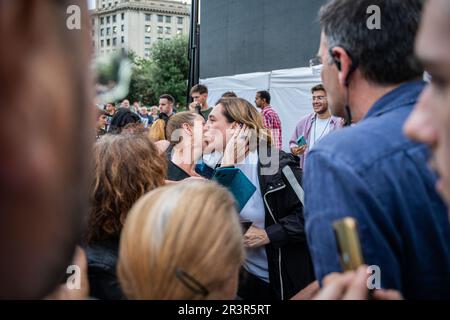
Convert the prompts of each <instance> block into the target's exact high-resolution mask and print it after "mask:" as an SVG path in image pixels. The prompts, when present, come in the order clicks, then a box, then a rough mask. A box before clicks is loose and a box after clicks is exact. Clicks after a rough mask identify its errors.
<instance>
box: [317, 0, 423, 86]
mask: <svg viewBox="0 0 450 320" xmlns="http://www.w3.org/2000/svg"><path fill="white" fill-rule="evenodd" d="M422 2H423V1H422V0H359V1H354V0H332V1H330V2H329V3H328V4H327V5H325V6H323V7H322V8H321V9H320V13H319V19H320V24H321V27H322V31H323V32H324V34H325V36H326V39H327V41H328V46H329V48H330V49H331V48H332V47H334V46H339V47H342V48H344V49H345V50H346V51H347V53H348V54H349V55H350V56H351V58H352V60H353V63H355V65H357V66H358V67H360V70H361V72H362V74H363V76H364V78H365V79H366V80H368V81H371V82H373V83H376V84H381V85H387V84H399V83H402V82H405V81H409V80H412V79H414V78H417V77H419V76H421V75H422V73H423V69H422V68H421V66H420V64H419V62H418V60H417V59H416V58H415V56H414V40H415V36H416V33H417V30H418V27H419V23H420V16H421V11H422ZM372 5H376V6H378V7H379V8H380V9H381V10H380V11H381V12H380V19H381V23H382V25H381V29H369V28H368V27H367V20H368V18H369V17H370V15H369V14H368V13H367V9H368V8H369V7H370V6H372ZM324 63H327V62H325V61H324ZM328 63H330V62H328Z"/></svg>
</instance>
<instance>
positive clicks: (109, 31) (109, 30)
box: [106, 27, 111, 36]
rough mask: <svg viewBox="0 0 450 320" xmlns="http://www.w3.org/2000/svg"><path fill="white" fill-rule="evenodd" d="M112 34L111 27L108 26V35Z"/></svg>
mask: <svg viewBox="0 0 450 320" xmlns="http://www.w3.org/2000/svg"><path fill="white" fill-rule="evenodd" d="M110 34H111V28H110V27H108V28H106V35H107V36H109V35H110Z"/></svg>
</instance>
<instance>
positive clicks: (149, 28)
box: [145, 25, 152, 33]
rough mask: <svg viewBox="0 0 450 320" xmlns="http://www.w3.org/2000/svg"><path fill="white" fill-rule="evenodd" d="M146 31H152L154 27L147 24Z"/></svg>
mask: <svg viewBox="0 0 450 320" xmlns="http://www.w3.org/2000/svg"><path fill="white" fill-rule="evenodd" d="M145 32H146V33H150V32H152V27H151V26H150V25H146V26H145Z"/></svg>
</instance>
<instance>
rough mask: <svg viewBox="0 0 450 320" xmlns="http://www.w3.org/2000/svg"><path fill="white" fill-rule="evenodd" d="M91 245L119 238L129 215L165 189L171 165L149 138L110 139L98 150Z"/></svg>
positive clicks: (87, 237) (123, 136) (88, 236)
mask: <svg viewBox="0 0 450 320" xmlns="http://www.w3.org/2000/svg"><path fill="white" fill-rule="evenodd" d="M94 163H95V164H94V166H95V175H94V179H93V181H92V185H91V196H90V201H91V209H90V212H89V217H88V230H87V233H86V235H85V241H86V243H87V244H91V243H95V242H98V241H102V240H105V239H107V238H110V237H119V235H120V232H121V231H122V227H123V223H124V221H125V217H126V215H127V213H128V211H129V210H130V209H131V207H132V206H133V204H134V203H135V202H136V201H137V200H138V199H139V198H140V197H141V196H143V195H144V194H145V193H147V192H149V191H151V190H153V189H155V188H157V187H160V186H162V185H164V182H165V177H166V171H167V161H166V159H165V158H164V157H163V156H161V155H160V153H159V151H158V149H157V148H156V146H155V145H154V144H153V142H151V141H150V140H149V139H148V138H147V136H146V135H144V134H142V133H138V134H132V133H131V134H130V133H128V134H120V135H106V136H104V137H103V138H102V139H100V140H99V141H98V142H97V143H96V144H95V146H94Z"/></svg>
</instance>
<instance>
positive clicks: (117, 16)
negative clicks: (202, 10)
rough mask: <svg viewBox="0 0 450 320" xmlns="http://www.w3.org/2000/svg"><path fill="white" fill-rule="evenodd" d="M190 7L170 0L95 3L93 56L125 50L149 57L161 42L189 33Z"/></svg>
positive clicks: (122, 0) (99, 1)
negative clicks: (153, 46)
mask: <svg viewBox="0 0 450 320" xmlns="http://www.w3.org/2000/svg"><path fill="white" fill-rule="evenodd" d="M189 14H190V6H189V5H188V4H187V3H185V2H181V1H169V0H96V6H95V9H94V10H92V11H91V18H92V21H91V23H92V41H93V46H94V54H95V55H96V56H103V55H107V54H110V53H113V52H117V51H120V50H122V49H125V50H128V51H133V52H134V53H136V54H137V55H139V56H141V57H148V56H149V55H150V49H151V47H152V45H153V44H154V43H155V42H156V41H159V40H164V39H170V38H173V37H175V36H177V35H188V34H189Z"/></svg>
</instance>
